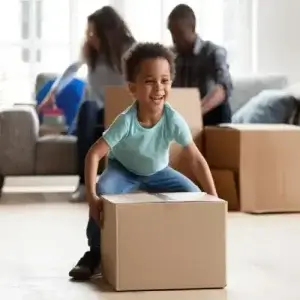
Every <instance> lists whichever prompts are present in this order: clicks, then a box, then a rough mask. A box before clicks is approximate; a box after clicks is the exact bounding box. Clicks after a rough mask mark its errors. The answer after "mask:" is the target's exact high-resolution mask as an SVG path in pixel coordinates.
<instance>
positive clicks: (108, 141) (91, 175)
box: [84, 114, 128, 204]
mask: <svg viewBox="0 0 300 300" xmlns="http://www.w3.org/2000/svg"><path fill="white" fill-rule="evenodd" d="M127 132H128V121H127V118H126V116H125V115H123V114H121V115H119V116H118V117H117V118H116V120H115V121H114V122H113V123H112V125H111V126H110V127H109V128H108V129H107V130H106V131H105V132H104V133H103V135H102V137H101V138H100V139H99V140H98V141H97V142H96V143H94V144H93V146H92V147H91V148H90V150H89V151H88V153H87V155H86V158H85V168H84V176H85V185H86V194H87V198H88V201H89V203H90V202H91V201H93V200H94V199H96V198H97V194H96V178H97V171H98V166H99V161H100V160H101V159H102V158H103V157H105V155H106V154H107V153H108V152H109V150H110V149H111V148H113V147H114V146H115V145H117V144H118V143H119V142H120V141H121V140H122V139H123V138H124V137H125V135H126V134H127ZM90 204H91V203H90Z"/></svg>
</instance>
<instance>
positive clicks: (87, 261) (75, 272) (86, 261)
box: [69, 251, 100, 281]
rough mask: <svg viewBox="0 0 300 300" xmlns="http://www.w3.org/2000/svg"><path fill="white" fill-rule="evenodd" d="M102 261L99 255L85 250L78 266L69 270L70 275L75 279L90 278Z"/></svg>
mask: <svg viewBox="0 0 300 300" xmlns="http://www.w3.org/2000/svg"><path fill="white" fill-rule="evenodd" d="M99 262H100V258H99V255H98V254H97V255H95V254H94V253H92V252H91V251H88V252H85V254H84V255H83V257H82V258H80V260H79V261H78V263H77V264H76V266H75V267H74V268H73V269H72V270H71V271H70V272H69V276H70V277H72V278H73V279H74V280H80V281H81V280H82V281H84V280H89V279H90V278H91V276H93V275H94V273H95V271H96V269H97V267H98V265H99Z"/></svg>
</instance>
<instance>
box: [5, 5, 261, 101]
mask: <svg viewBox="0 0 300 300" xmlns="http://www.w3.org/2000/svg"><path fill="white" fill-rule="evenodd" d="M255 1H257V0H182V1H180V0H150V1H149V0H139V1H136V0H9V1H3V3H2V4H0V105H13V103H16V102H19V103H20V102H22V103H26V102H32V101H34V98H33V94H32V92H33V91H34V82H35V78H36V76H37V74H38V73H40V72H57V73H60V72H62V70H63V69H64V68H66V66H67V65H68V64H69V63H70V62H72V61H74V60H76V59H77V58H78V57H79V51H80V45H81V43H82V40H83V37H84V32H85V27H86V18H87V16H88V15H89V14H91V13H92V12H93V11H95V10H96V9H99V8H101V7H102V6H103V5H113V6H114V7H115V8H116V9H117V10H118V11H119V13H120V14H121V15H123V17H124V18H125V20H126V22H127V23H128V25H129V26H130V28H131V30H132V32H133V34H134V35H135V37H136V39H137V40H139V41H159V42H162V43H164V44H166V45H170V44H171V43H172V40H171V36H170V34H169V32H168V30H167V17H168V15H169V13H170V12H171V10H172V9H173V8H174V7H175V6H176V5H178V4H180V3H185V4H188V5H190V6H191V7H192V9H193V10H194V11H195V14H196V17H197V32H198V33H199V34H200V35H201V36H202V37H203V38H204V39H208V40H211V41H213V42H215V43H218V44H220V45H224V46H225V47H226V49H227V50H228V54H229V62H230V65H231V70H232V72H233V73H238V74H239V73H250V72H252V71H253V68H254V66H255V14H256V12H255V10H254V9H253V2H255ZM4 2H5V3H4ZM84 74H86V69H84V68H83V69H82V70H81V72H79V75H80V76H83V75H84Z"/></svg>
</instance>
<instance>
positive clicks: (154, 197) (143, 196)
mask: <svg viewBox="0 0 300 300" xmlns="http://www.w3.org/2000/svg"><path fill="white" fill-rule="evenodd" d="M102 197H103V198H105V199H106V200H108V201H109V202H112V203H114V204H132V203H163V202H199V201H201V202H211V201H213V202H217V201H223V200H221V199H218V198H217V197H213V196H210V195H207V194H206V193H204V192H199V193H157V194H148V193H131V194H121V195H102Z"/></svg>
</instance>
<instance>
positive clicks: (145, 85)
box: [129, 58, 172, 111]
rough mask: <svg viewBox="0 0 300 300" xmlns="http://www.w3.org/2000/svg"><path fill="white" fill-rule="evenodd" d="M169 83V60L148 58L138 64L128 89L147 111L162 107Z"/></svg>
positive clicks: (170, 81) (170, 80)
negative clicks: (133, 79) (134, 76)
mask: <svg viewBox="0 0 300 300" xmlns="http://www.w3.org/2000/svg"><path fill="white" fill-rule="evenodd" d="M171 84H172V78H171V71H170V64H169V62H168V61H167V60H166V59H165V58H150V59H146V60H144V61H143V62H142V63H141V64H140V66H139V70H138V72H137V75H136V78H135V82H132V83H129V89H130V91H131V93H132V94H133V95H134V97H135V98H136V99H137V100H138V101H139V103H140V104H141V105H143V106H145V107H147V108H149V111H159V110H161V109H163V106H164V103H165V101H166V99H167V97H168V95H169V92H170V90H171Z"/></svg>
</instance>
